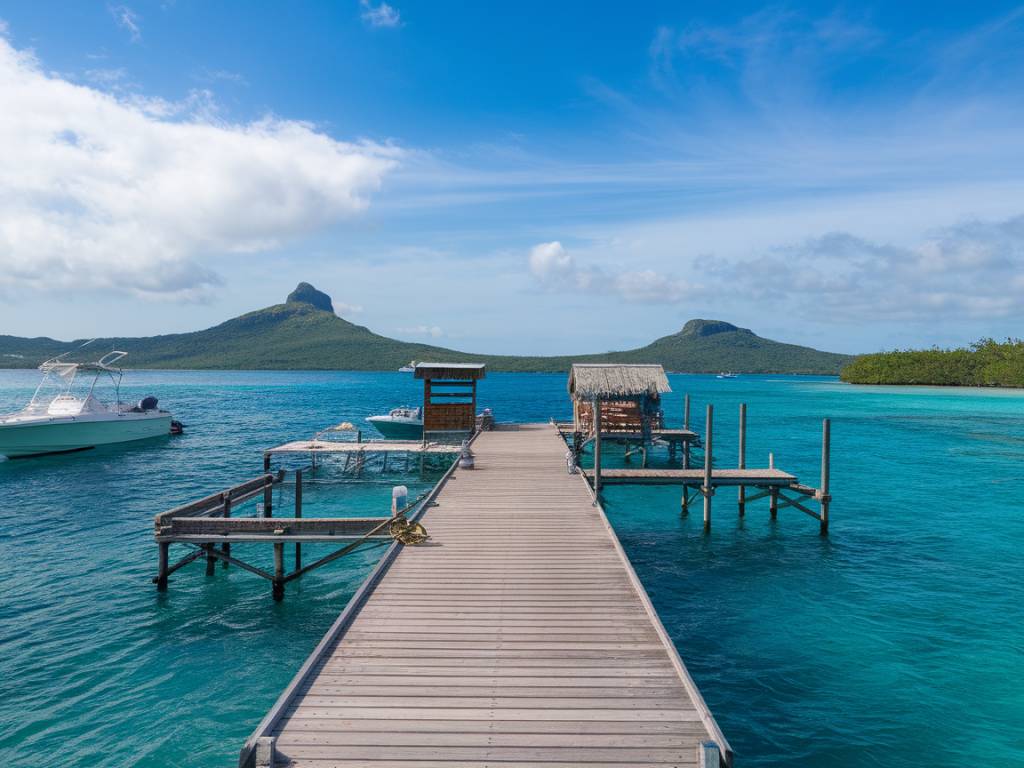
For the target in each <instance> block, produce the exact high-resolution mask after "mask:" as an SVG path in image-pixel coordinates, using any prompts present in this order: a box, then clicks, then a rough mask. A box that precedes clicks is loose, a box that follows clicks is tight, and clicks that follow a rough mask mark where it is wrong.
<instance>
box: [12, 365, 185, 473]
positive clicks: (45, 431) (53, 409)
mask: <svg viewBox="0 0 1024 768" xmlns="http://www.w3.org/2000/svg"><path fill="white" fill-rule="evenodd" d="M126 354H127V353H126V352H117V351H115V352H110V353H108V354H106V355H104V356H103V357H101V358H100V359H99V360H97V361H96V362H94V363H68V362H64V361H63V360H61V358H62V357H64V355H60V356H59V357H55V358H53V359H52V360H47V361H46V362H45V363H43V364H42V365H40V366H39V370H40V371H42V373H43V380H42V381H41V382H40V383H39V386H38V387H36V391H35V394H34V395H32V400H31V401H29V404H28V405H27V406H25V407H24V408H23V409H22V410H20V411H17V412H15V413H10V414H7V415H4V416H0V456H5V457H7V458H9V459H13V458H19V457H23V456H38V455H41V454H47V453H66V452H69V451H81V450H84V449H86V448H95V447H96V446H97V445H110V444H111V443H125V442H129V441H132V440H143V439H145V438H149V437H158V436H160V435H167V434H170V433H171V430H172V421H171V414H170V413H168V412H167V411H163V410H160V409H159V408H158V407H157V399H156V398H155V397H147V398H145V399H143V400H141V401H140V402H139V403H138V404H137V405H130V404H126V403H122V402H120V400H119V395H120V388H121V376H122V374H123V372H122V370H121V369H120V368H118V367H116V366H115V365H114V364H115V363H116V362H118V361H119V360H120V359H121V358H123V357H124V356H125V355H126ZM107 378H109V379H110V381H111V383H112V385H113V388H114V399H113V401H112V402H111V403H104V402H103V401H101V400H100V399H99V398H98V397H97V395H96V385H97V384H98V383H99V382H100V380H101V379H107ZM76 382H86V383H87V384H82V385H81V386H80V387H79V388H78V392H77V393H76V391H75V390H76V387H75V385H76ZM174 424H175V426H176V427H178V428H180V425H178V424H177V422H174Z"/></svg>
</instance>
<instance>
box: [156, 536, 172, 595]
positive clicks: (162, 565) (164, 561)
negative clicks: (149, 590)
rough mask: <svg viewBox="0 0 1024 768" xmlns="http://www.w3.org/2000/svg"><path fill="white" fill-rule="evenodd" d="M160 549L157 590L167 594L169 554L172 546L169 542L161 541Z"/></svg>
mask: <svg viewBox="0 0 1024 768" xmlns="http://www.w3.org/2000/svg"><path fill="white" fill-rule="evenodd" d="M159 549H160V554H159V563H158V566H157V576H156V588H157V590H158V591H160V592H166V591H167V569H168V565H169V561H168V554H169V552H170V549H171V545H170V544H168V543H167V542H164V541H161V542H160V547H159Z"/></svg>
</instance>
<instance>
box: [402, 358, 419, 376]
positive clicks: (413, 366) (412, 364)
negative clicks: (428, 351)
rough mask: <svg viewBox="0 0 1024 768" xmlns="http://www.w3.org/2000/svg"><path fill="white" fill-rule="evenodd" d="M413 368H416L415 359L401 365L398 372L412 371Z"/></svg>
mask: <svg viewBox="0 0 1024 768" xmlns="http://www.w3.org/2000/svg"><path fill="white" fill-rule="evenodd" d="M415 370H416V361H415V360H413V361H412V362H411V363H409V364H408V365H403V366H402V367H401V368H399V369H398V372H399V373H413V372H414V371H415Z"/></svg>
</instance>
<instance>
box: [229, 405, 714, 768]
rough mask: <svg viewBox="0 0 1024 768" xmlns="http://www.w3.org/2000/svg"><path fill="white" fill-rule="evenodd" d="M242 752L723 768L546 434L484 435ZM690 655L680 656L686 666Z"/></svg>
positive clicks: (533, 428) (403, 761)
mask: <svg viewBox="0 0 1024 768" xmlns="http://www.w3.org/2000/svg"><path fill="white" fill-rule="evenodd" d="M473 449H474V451H475V454H476V468H475V469H473V470H462V469H456V468H455V465H453V467H452V469H451V470H449V473H448V474H447V475H446V476H445V477H444V478H443V479H442V480H441V482H440V483H439V484H438V486H437V487H436V488H435V494H434V495H432V497H431V500H432V501H433V502H434V505H433V506H432V507H431V508H429V509H427V510H426V512H425V513H424V514H423V516H422V518H421V519H422V521H423V523H424V524H425V525H426V526H427V528H428V530H429V532H430V540H429V541H428V542H427V543H425V544H422V545H420V546H415V547H408V546H403V545H402V544H401V543H399V542H395V543H394V544H392V545H391V546H390V547H389V548H388V550H387V551H386V552H385V554H384V555H383V557H382V559H381V561H380V563H379V565H378V566H377V567H376V569H375V570H374V571H373V572H372V573H371V574H370V576H369V577H368V578H367V580H366V582H364V584H363V585H362V587H360V589H359V591H358V592H357V593H356V594H355V596H354V597H353V598H352V600H351V601H350V602H349V604H348V606H347V607H346V608H345V610H344V612H343V613H342V614H341V615H340V616H339V617H338V619H337V621H336V622H335V623H334V625H333V626H332V627H331V629H330V630H329V631H328V633H327V634H326V636H325V637H324V638H323V639H322V640H321V642H320V644H319V645H318V646H317V648H316V649H315V650H314V652H313V653H312V655H311V656H310V657H309V658H308V659H307V660H306V662H305V664H304V665H303V666H302V668H301V669H300V670H299V672H298V674H297V675H296V676H295V678H294V679H293V680H292V682H291V684H290V685H289V686H288V688H287V689H286V690H285V691H284V693H282V695H281V696H280V698H279V699H278V701H277V703H276V704H274V706H273V708H272V709H271V710H270V712H269V713H268V714H267V716H266V717H265V718H264V719H263V721H262V722H261V723H260V725H259V726H258V727H257V729H256V731H255V732H254V733H253V734H252V736H251V737H250V738H249V740H248V741H247V742H246V744H245V746H244V748H243V749H242V752H241V756H240V765H241V766H242V768H273V767H274V766H292V767H293V768H304V767H307V766H308V767H309V768H326V767H327V766H332V767H337V768H346V767H348V768H354V767H355V766H373V767H374V768H406V767H408V768H413V767H417V766H432V767H434V766H437V767H439V768H444V767H445V766H447V768H469V767H470V766H473V767H474V768H475V767H477V766H502V768H527V766H530V767H532V768H555V767H556V766H586V765H595V766H597V765H600V766H602V768H627V766H628V767H629V768H636V767H637V766H652V767H653V766H699V767H700V768H712V767H714V768H717V767H718V766H719V765H720V764H722V765H730V764H731V760H732V753H731V751H730V748H729V745H728V742H727V741H726V740H725V737H724V736H723V735H722V733H721V731H720V730H719V728H718V726H717V724H716V723H715V720H714V717H713V716H712V715H711V713H710V711H709V710H708V708H707V706H706V705H705V703H704V701H703V699H702V698H701V695H700V693H699V692H698V690H697V688H696V686H695V684H694V682H693V681H692V679H691V678H690V675H689V674H688V672H687V670H686V668H685V666H684V665H683V663H682V661H681V659H680V657H679V655H678V653H677V652H676V649H675V647H674V646H673V644H672V642H671V640H670V639H669V637H668V635H667V634H666V632H665V629H664V627H663V626H662V624H661V622H660V620H659V619H658V616H657V614H656V613H655V611H654V609H653V607H652V606H651V603H650V601H649V599H648V597H647V594H646V593H645V591H644V589H643V587H642V586H641V584H640V582H639V580H638V579H637V576H636V574H635V572H634V571H633V568H632V566H631V565H630V563H629V560H628V559H627V558H626V556H625V554H624V553H623V551H622V548H621V546H620V545H619V542H618V539H617V538H616V536H615V533H614V532H613V530H612V529H611V526H610V525H609V523H608V521H607V519H606V517H605V515H604V511H603V510H602V508H601V506H600V504H597V503H596V502H595V500H594V497H593V496H592V493H591V490H590V486H589V485H588V484H587V483H586V482H585V479H584V478H583V476H581V475H578V474H576V475H573V474H569V473H567V472H566V467H565V463H564V461H563V458H564V454H565V451H566V445H565V443H564V442H563V440H562V439H561V438H560V437H559V433H558V431H557V430H556V429H555V428H553V427H552V426H549V425H528V426H522V427H520V428H518V429H515V430H500V431H495V432H486V433H482V434H480V435H479V436H478V437H477V439H476V441H475V443H474V446H473ZM684 652H685V649H684Z"/></svg>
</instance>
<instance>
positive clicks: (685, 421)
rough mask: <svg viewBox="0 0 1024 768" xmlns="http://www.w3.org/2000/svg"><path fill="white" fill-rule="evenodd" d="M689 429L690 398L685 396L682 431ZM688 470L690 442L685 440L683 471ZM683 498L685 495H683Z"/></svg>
mask: <svg viewBox="0 0 1024 768" xmlns="http://www.w3.org/2000/svg"><path fill="white" fill-rule="evenodd" d="M689 428H690V396H689V395H685V396H684V397H683V429H685V430H688V429H689ZM689 468H690V441H689V440H687V441H685V442H684V443H683V469H689ZM684 496H685V494H684Z"/></svg>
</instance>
